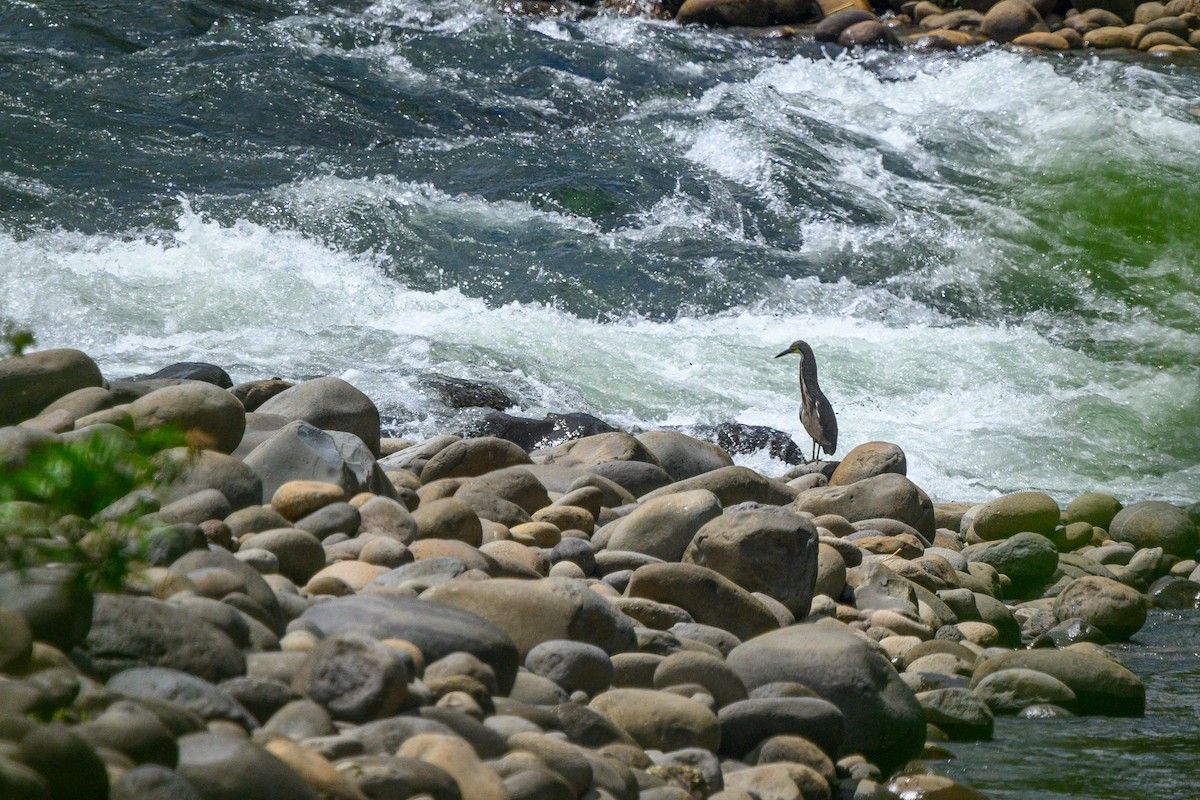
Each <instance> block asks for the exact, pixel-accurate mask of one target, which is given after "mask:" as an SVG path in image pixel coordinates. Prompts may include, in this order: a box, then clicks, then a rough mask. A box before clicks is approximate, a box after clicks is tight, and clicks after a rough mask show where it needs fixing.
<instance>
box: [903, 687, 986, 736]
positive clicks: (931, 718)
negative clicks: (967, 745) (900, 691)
mask: <svg viewBox="0 0 1200 800" xmlns="http://www.w3.org/2000/svg"><path fill="white" fill-rule="evenodd" d="M917 702H919V703H920V704H921V707H922V708H924V709H925V720H926V722H929V723H931V724H933V725H936V726H938V728H940V729H941V730H943V731H945V732H946V734H948V735H949V736H950V739H951V740H952V741H958V742H975V741H980V740H983V739H991V738H992V728H993V726H994V724H995V722H994V720H993V718H992V712H991V711H990V710H989V709H988V706H987V705H986V704H985V703H984V702H983V701H982V700H980V699H979V697H978V696H976V694H975V693H974V692H972V691H971V690H969V689H961V688H947V689H933V690H931V691H926V692H919V693H918V694H917Z"/></svg>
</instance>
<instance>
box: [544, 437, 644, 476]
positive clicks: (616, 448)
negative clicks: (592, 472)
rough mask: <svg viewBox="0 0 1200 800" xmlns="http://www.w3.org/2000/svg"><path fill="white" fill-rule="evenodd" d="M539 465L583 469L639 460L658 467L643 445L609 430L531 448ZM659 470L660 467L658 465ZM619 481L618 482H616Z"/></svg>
mask: <svg viewBox="0 0 1200 800" xmlns="http://www.w3.org/2000/svg"><path fill="white" fill-rule="evenodd" d="M533 455H534V456H535V459H534V460H535V461H536V462H537V463H539V464H554V465H556V466H559V467H579V468H581V469H587V468H589V467H594V466H596V465H598V464H603V463H605V462H608V461H642V462H645V463H647V464H653V465H654V466H656V467H658V466H659V464H658V461H657V460H656V459H655V458H654V454H653V453H651V452H650V451H649V450H648V449H646V446H645V445H644V444H642V443H641V442H640V441H638V440H637V439H636V438H634V437H633V436H631V435H630V434H628V433H624V432H621V431H611V432H608V433H597V434H593V435H592V436H584V437H583V438H582V439H571V440H570V441H566V442H563V443H562V444H560V445H557V446H556V447H551V448H549V449H546V450H536V451H534V454H533ZM659 469H661V467H659ZM664 473H665V471H664ZM618 483H620V481H618Z"/></svg>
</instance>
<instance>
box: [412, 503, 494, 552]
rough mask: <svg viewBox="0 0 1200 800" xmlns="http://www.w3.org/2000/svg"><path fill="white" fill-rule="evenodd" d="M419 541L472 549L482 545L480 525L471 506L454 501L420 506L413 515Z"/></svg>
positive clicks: (481, 527) (481, 526) (481, 528)
mask: <svg viewBox="0 0 1200 800" xmlns="http://www.w3.org/2000/svg"><path fill="white" fill-rule="evenodd" d="M412 518H413V521H414V522H416V525H417V538H418V539H452V540H457V541H460V542H465V543H467V544H469V545H471V546H472V547H479V545H480V544H482V543H483V525H482V523H480V521H479V517H477V516H476V515H475V511H474V510H473V509H472V508H471V506H469V505H467V504H466V503H465V502H463V501H462V500H459V499H458V498H456V497H446V498H443V499H441V500H433V501H431V502H426V503H421V505H420V506H418V507H417V510H416V512H414V513H413V515H412Z"/></svg>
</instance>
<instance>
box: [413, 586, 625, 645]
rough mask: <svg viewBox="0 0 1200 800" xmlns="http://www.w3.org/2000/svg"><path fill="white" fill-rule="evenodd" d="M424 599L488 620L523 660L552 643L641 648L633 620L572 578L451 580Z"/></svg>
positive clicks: (429, 591) (431, 591)
mask: <svg viewBox="0 0 1200 800" xmlns="http://www.w3.org/2000/svg"><path fill="white" fill-rule="evenodd" d="M422 597H424V598H425V599H427V600H430V601H432V602H434V603H441V604H444V605H447V606H453V607H455V608H460V609H462V610H464V611H469V612H471V613H472V614H476V615H478V616H480V617H482V618H484V619H486V620H489V621H490V622H492V624H494V625H496V626H497V627H498V628H500V629H501V630H503V631H505V632H506V633H507V634H508V635H509V636H510V637H512V640H513V642H515V643H516V645H517V648H518V650H520V652H521V654H522V656H524V655H526V654H527V653H529V652H530V651H531V650H532V649H533V648H534V647H536V646H537V645H539V644H541V643H542V642H548V641H551V640H553V639H572V640H575V641H580V642H585V643H587V644H594V645H596V646H597V647H599V648H601V649H602V650H604V651H605V652H606V653H609V654H613V653H621V652H624V651H626V650H632V649H634V648H635V647H636V646H637V640H636V637H635V636H634V632H633V623H632V621H631V620H630V619H629V618H628V617H626V616H625V615H624V614H622V613H621V612H620V611H618V610H617V608H616V607H615V606H614V605H613V604H612V603H610V602H608V601H607V600H604V599H603V598H602V597H600V595H598V594H596V593H595V592H593V591H592V590H591V589H589V588H587V586H585V585H584V584H583V583H582V582H579V581H575V580H572V579H570V578H543V579H542V580H537V581H528V580H520V579H517V578H494V579H492V580H488V581H448V582H446V583H442V584H440V585H438V586H435V587H433V588H431V589H429V590H428V591H426V592H425V593H424V594H423V595H422Z"/></svg>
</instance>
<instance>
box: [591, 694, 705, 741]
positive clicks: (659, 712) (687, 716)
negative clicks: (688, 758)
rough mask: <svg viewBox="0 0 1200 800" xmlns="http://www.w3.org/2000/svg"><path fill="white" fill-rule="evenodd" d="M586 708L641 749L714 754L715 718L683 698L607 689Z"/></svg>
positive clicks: (697, 704)
mask: <svg viewBox="0 0 1200 800" xmlns="http://www.w3.org/2000/svg"><path fill="white" fill-rule="evenodd" d="M590 707H591V708H592V709H594V710H596V711H598V712H600V713H601V714H603V715H604V716H605V717H607V718H608V719H610V720H612V721H613V722H615V723H616V724H617V725H618V726H620V728H621V729H622V730H624V731H625V732H626V733H628V734H629V735H630V736H632V737H633V738H634V739H635V740H636V741H637V743H638V744H639V745H641V746H642V747H645V748H654V749H656V750H663V751H671V750H681V749H683V748H685V747H701V748H703V749H705V750H708V751H709V752H713V753H715V752H716V751H717V748H718V747H719V746H720V743H721V728H720V725H719V723H718V722H717V717H716V715H714V714H713V713H712V711H710V710H709V709H708V708H707V707H705V706H704V705H702V704H701V703H698V702H696V701H695V700H691V699H689V698H686V697H680V696H678V695H673V694H670V693H667V692H655V691H649V690H647V689H611V690H609V691H607V692H604V693H603V694H600V695H598V696H596V697H594V698H593V699H592V702H591V703H590Z"/></svg>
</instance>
